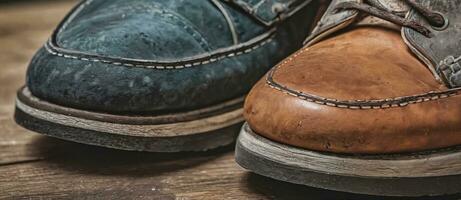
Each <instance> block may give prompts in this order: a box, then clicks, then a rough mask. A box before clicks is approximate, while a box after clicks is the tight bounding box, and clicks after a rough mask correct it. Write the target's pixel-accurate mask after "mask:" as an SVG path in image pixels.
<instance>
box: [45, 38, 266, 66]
mask: <svg viewBox="0 0 461 200" xmlns="http://www.w3.org/2000/svg"><path fill="white" fill-rule="evenodd" d="M274 37H275V34H274V35H272V36H270V37H269V38H266V39H265V40H262V41H259V42H260V43H259V44H257V45H255V46H253V47H250V48H247V49H242V50H240V51H236V52H231V53H228V54H225V55H221V56H218V57H211V58H209V59H207V60H202V61H192V62H189V63H184V64H181V65H162V64H156V65H146V64H133V63H128V62H122V61H110V60H105V59H103V58H101V59H100V58H88V57H84V56H75V55H70V54H65V53H60V52H58V51H55V50H53V49H51V47H50V46H49V45H48V43H47V44H45V49H46V50H47V51H48V53H50V54H52V55H54V56H58V57H63V58H68V59H75V60H82V61H89V62H101V63H106V64H113V65H117V66H127V67H143V68H149V69H183V68H190V67H195V66H200V65H205V64H209V63H213V62H216V61H219V60H222V59H225V58H231V57H235V56H239V55H242V54H248V53H250V52H252V51H254V50H256V49H258V48H260V47H262V46H264V45H266V44H268V43H269V42H271V41H272V40H273V39H274Z"/></svg>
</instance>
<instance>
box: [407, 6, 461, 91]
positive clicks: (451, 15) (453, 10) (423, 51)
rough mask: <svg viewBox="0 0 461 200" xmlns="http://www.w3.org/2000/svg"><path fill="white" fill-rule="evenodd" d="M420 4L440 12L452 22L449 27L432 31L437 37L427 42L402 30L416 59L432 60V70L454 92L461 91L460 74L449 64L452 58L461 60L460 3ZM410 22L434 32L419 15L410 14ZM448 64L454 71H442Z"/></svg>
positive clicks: (446, 69)
mask: <svg viewBox="0 0 461 200" xmlns="http://www.w3.org/2000/svg"><path fill="white" fill-rule="evenodd" d="M418 3H420V4H421V5H423V6H424V7H426V8H429V9H431V10H433V11H436V12H440V13H442V14H443V15H445V16H446V17H447V18H448V20H449V25H448V27H447V28H446V29H445V30H436V29H434V28H432V29H431V30H432V32H433V34H434V37H432V38H427V37H425V36H423V35H421V34H419V33H418V32H416V31H414V30H412V29H409V28H403V30H402V31H403V33H404V36H405V37H406V39H407V40H408V42H409V43H410V45H412V46H413V47H415V51H417V53H416V54H417V55H420V56H421V57H425V58H427V59H429V61H430V62H431V63H429V64H431V66H429V67H431V68H433V69H434V70H436V72H437V73H438V74H439V75H440V76H441V77H442V79H444V81H445V83H446V84H447V86H449V87H452V88H455V87H461V72H460V69H459V67H456V63H449V61H450V60H453V59H450V58H458V57H460V56H461V40H460V38H461V15H460V10H461V1H459V0H454V1H446V0H434V1H423V0H419V1H418ZM407 18H408V19H410V20H415V21H418V22H419V23H421V24H423V25H424V26H426V27H429V28H431V25H430V24H428V22H427V21H426V20H425V19H424V18H423V17H422V16H421V15H420V14H418V13H417V12H416V11H414V10H413V11H412V12H410V14H409V15H408V17H407ZM445 60H447V62H448V63H446V64H447V65H451V64H455V65H453V67H447V68H444V69H439V67H442V66H444V64H445V63H444V61H445Z"/></svg>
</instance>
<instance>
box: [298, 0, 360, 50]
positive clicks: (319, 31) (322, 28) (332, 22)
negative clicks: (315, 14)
mask: <svg viewBox="0 0 461 200" xmlns="http://www.w3.org/2000/svg"><path fill="white" fill-rule="evenodd" d="M360 1H361V0H332V2H331V3H330V6H329V7H328V8H327V10H326V11H325V13H324V14H323V16H322V18H321V19H320V21H319V22H318V23H317V25H316V26H315V27H314V29H313V30H312V33H311V35H310V36H309V37H308V38H307V39H306V40H305V42H304V43H305V44H307V46H311V45H312V44H314V43H316V42H318V41H319V40H321V39H322V38H325V37H326V36H327V35H328V34H331V33H333V32H335V31H338V30H339V29H341V28H337V29H335V27H338V26H339V25H341V24H346V22H347V21H349V22H352V20H353V19H354V18H355V17H356V16H357V12H356V11H352V10H343V11H339V12H337V11H336V6H337V5H338V4H339V3H342V2H360Z"/></svg>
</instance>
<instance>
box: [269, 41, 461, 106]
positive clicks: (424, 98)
mask: <svg viewBox="0 0 461 200" xmlns="http://www.w3.org/2000/svg"><path fill="white" fill-rule="evenodd" d="M309 49H310V48H308V47H307V46H305V47H303V48H302V49H300V50H298V52H296V53H294V54H293V55H291V56H290V57H288V58H286V59H285V60H284V61H282V63H280V64H279V65H278V66H276V67H274V68H272V69H271V71H269V73H268V74H267V75H266V84H267V85H268V86H269V87H270V88H272V89H275V90H278V91H280V92H282V93H284V94H286V95H290V96H294V97H296V98H299V99H301V100H304V101H308V102H313V103H316V104H320V105H326V106H330V107H337V108H348V109H362V110H367V109H386V108H395V107H404V106H408V105H410V104H417V103H423V102H428V101H434V100H439V99H445V98H449V97H453V96H458V95H460V91H461V88H455V89H450V90H447V91H442V92H435V91H430V92H427V93H424V94H420V95H414V96H401V97H395V98H389V99H376V100H348V101H341V100H337V99H329V98H323V97H318V99H314V98H310V97H308V96H306V95H305V93H303V92H301V91H295V92H292V91H289V90H287V89H289V88H283V87H280V86H277V85H274V84H273V82H274V83H276V82H275V80H272V81H273V82H272V81H271V80H270V77H272V76H273V74H274V73H275V71H276V69H278V68H279V67H282V66H284V65H286V64H288V63H290V62H291V61H292V60H293V59H294V58H296V57H298V56H299V55H301V54H302V53H304V52H305V51H308V50H309ZM460 59H461V57H460ZM277 84H278V83H277ZM290 90H291V89H290ZM408 97H415V99H414V100H410V101H402V102H399V103H389V102H392V101H398V100H400V99H403V98H408ZM369 102H383V104H381V105H347V104H346V103H369Z"/></svg>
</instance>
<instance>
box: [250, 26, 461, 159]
mask: <svg viewBox="0 0 461 200" xmlns="http://www.w3.org/2000/svg"><path fill="white" fill-rule="evenodd" d="M460 100H461V99H460V97H459V96H458V91H457V90H448V89H447V88H446V87H445V86H443V85H442V84H440V83H439V82H437V81H436V80H435V79H434V77H433V75H432V74H431V72H430V71H429V70H428V69H427V68H426V66H425V65H423V64H422V63H420V62H419V60H418V59H417V58H415V57H414V56H413V55H412V54H411V53H410V51H409V50H408V48H407V47H406V45H405V44H404V42H403V41H402V39H401V36H400V34H399V33H398V32H395V31H393V30H386V29H380V28H372V27H365V28H358V29H355V30H352V31H349V32H346V33H343V34H340V35H338V36H335V37H332V38H330V39H327V40H325V41H322V42H321V43H319V44H316V45H314V46H312V47H309V48H307V49H303V50H300V51H299V52H298V53H296V54H295V55H293V56H292V57H290V58H288V59H286V60H285V61H284V62H283V63H282V64H280V65H279V66H278V67H276V68H274V70H273V71H271V72H270V73H269V74H268V75H267V76H266V77H265V78H263V79H262V80H261V81H260V82H259V83H258V84H257V85H256V86H255V87H254V88H253V90H252V91H251V92H250V94H249V95H248V97H247V100H246V103H245V117H246V119H247V121H248V123H249V125H250V127H251V128H252V129H253V130H254V131H255V132H257V133H258V134H261V135H263V136H265V137H267V138H270V139H272V140H275V141H278V142H281V143H285V144H289V145H294V146H298V147H302V148H306V149H311V150H319V151H329V152H336V153H364V154H377V153H396V152H410V151H421V150H429V149H436V148H442V147H448V146H453V145H458V144H461V132H460V130H461V104H460V103H459V102H460Z"/></svg>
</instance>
